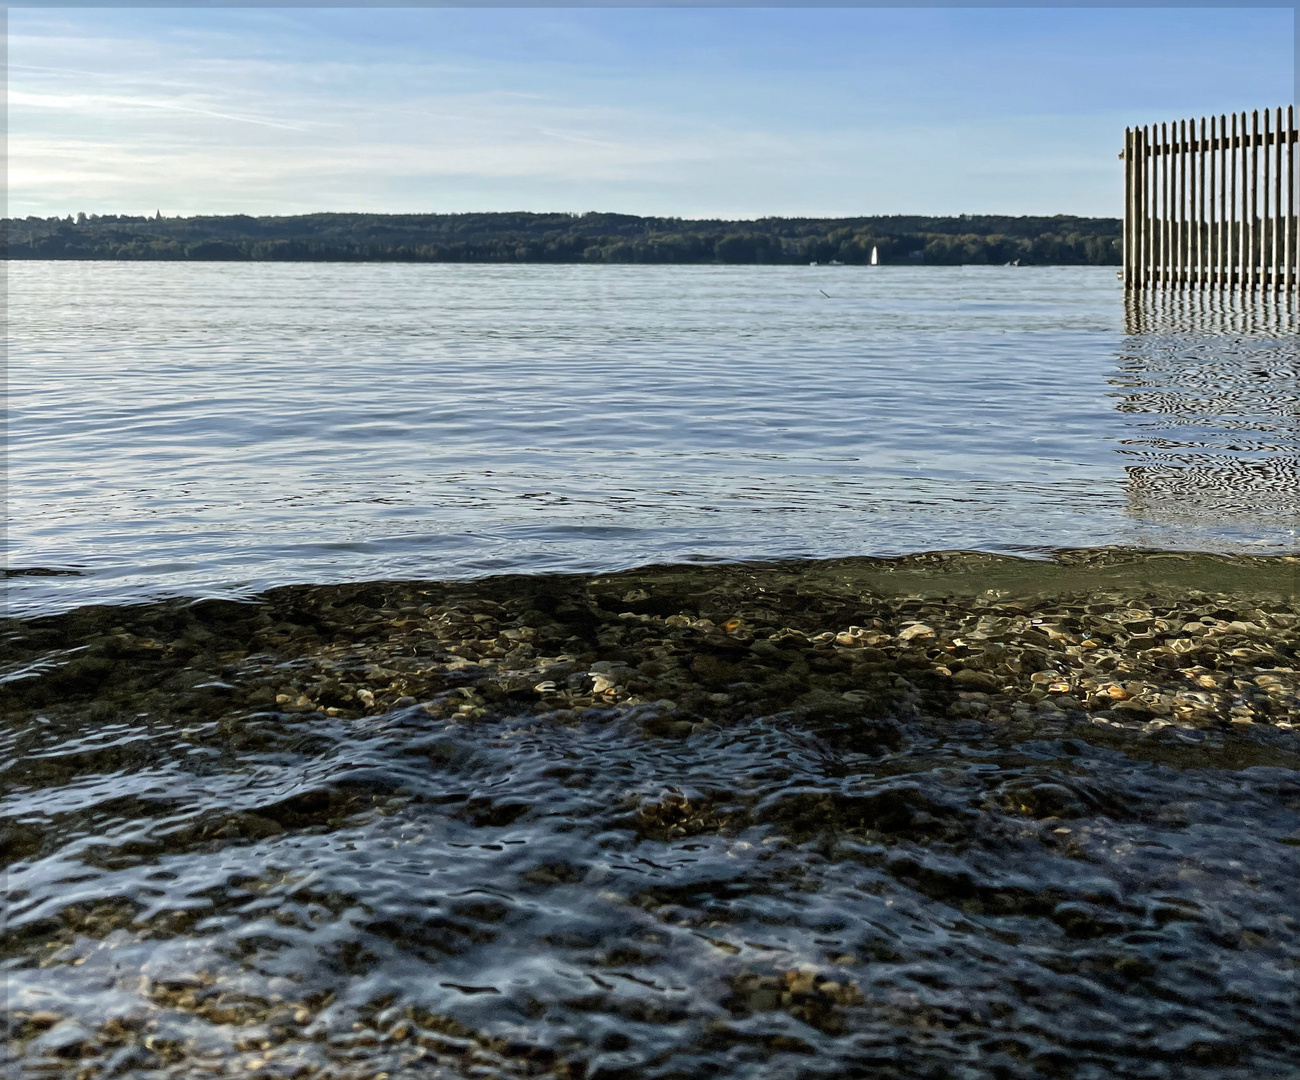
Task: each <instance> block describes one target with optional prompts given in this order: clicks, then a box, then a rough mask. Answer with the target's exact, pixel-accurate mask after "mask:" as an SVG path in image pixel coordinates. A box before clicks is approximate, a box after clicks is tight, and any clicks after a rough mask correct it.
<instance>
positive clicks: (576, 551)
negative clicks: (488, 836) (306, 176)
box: [7, 262, 1300, 611]
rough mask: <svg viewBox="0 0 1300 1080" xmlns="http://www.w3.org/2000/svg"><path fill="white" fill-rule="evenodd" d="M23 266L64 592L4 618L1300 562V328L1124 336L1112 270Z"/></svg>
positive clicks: (29, 588) (39, 530) (51, 557)
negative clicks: (1286, 554) (977, 564)
mask: <svg viewBox="0 0 1300 1080" xmlns="http://www.w3.org/2000/svg"><path fill="white" fill-rule="evenodd" d="M9 273H10V282H9V315H10V319H11V328H12V331H13V332H12V333H11V335H10V348H9V358H8V359H9V369H8V374H9V386H8V392H9V393H8V399H7V405H8V417H7V419H8V423H9V429H8V435H9V443H8V451H9V459H8V470H9V471H8V479H9V484H10V486H9V492H8V496H9V501H8V504H7V510H8V513H9V521H8V525H9V532H8V537H7V541H8V544H9V566H10V567H11V568H13V569H18V570H39V569H42V568H44V569H46V570H48V569H74V570H76V571H78V575H79V576H59V577H49V576H23V577H15V578H13V579H12V581H11V583H10V589H9V603H10V605H11V611H12V610H48V609H49V608H51V607H53V608H63V607H66V606H68V605H69V604H75V603H88V602H96V603H104V602H108V603H119V602H123V601H126V600H133V599H140V598H143V597H146V596H156V595H171V594H175V593H177V592H181V593H193V592H195V591H199V592H205V593H209V592H210V593H215V594H220V595H229V594H237V595H243V594H245V593H246V592H248V591H249V590H256V589H261V588H265V587H268V586H271V585H277V584H284V583H286V582H292V581H314V582H326V581H355V580H370V579H376V578H457V577H473V576H478V575H481V574H485V573H495V572H522V573H538V572H543V571H563V570H572V571H595V570H599V571H604V570H612V569H618V568H621V567H627V566H638V565H644V564H646V563H651V562H681V561H689V560H693V559H700V558H705V559H751V558H783V557H801V558H803V557H835V556H842V555H896V554H905V553H908V552H914V551H933V550H936V549H952V548H965V549H978V550H984V551H1003V552H1030V553H1042V552H1044V551H1048V550H1052V549H1056V548H1062V547H1095V546H1099V545H1131V546H1139V547H1146V548H1162V549H1192V550H1201V551H1278V550H1294V549H1297V548H1300V515H1298V514H1297V513H1296V509H1295V508H1296V506H1297V503H1300V499H1298V498H1297V496H1296V485H1295V483H1294V479H1293V478H1294V477H1295V475H1296V471H1297V470H1296V468H1295V450H1294V446H1295V445H1296V443H1297V439H1296V438H1295V437H1294V431H1293V429H1292V427H1291V426H1290V425H1291V416H1292V412H1293V409H1292V403H1293V402H1294V400H1295V370H1296V367H1297V363H1296V360H1295V345H1294V344H1293V342H1294V338H1293V337H1292V336H1289V335H1290V333H1291V331H1290V330H1288V326H1290V325H1291V324H1287V323H1285V321H1284V320H1283V321H1282V322H1281V323H1278V324H1277V325H1273V328H1272V329H1269V328H1268V326H1269V325H1271V324H1268V322H1267V320H1265V321H1264V323H1263V324H1261V323H1260V318H1261V317H1262V316H1259V317H1257V316H1256V315H1252V314H1251V313H1250V312H1249V311H1244V310H1243V311H1236V310H1234V309H1233V308H1232V307H1231V305H1229V306H1228V307H1227V308H1226V309H1224V310H1223V311H1222V312H1219V313H1218V314H1217V315H1216V314H1215V309H1213V306H1211V310H1210V311H1209V314H1210V315H1211V316H1213V318H1210V319H1209V321H1208V322H1207V321H1206V319H1205V318H1202V317H1199V316H1198V317H1197V318H1196V319H1193V320H1191V322H1187V320H1186V319H1185V318H1183V319H1182V321H1180V318H1181V317H1179V316H1178V311H1179V308H1178V306H1177V305H1174V307H1173V308H1171V309H1169V310H1165V309H1164V308H1161V307H1159V306H1157V307H1154V308H1152V309H1151V310H1150V311H1147V310H1137V311H1134V312H1131V313H1130V314H1131V316H1132V318H1131V320H1130V321H1131V322H1133V323H1134V325H1131V326H1130V327H1129V331H1130V332H1129V333H1128V334H1127V335H1126V334H1125V326H1124V318H1123V315H1124V306H1123V292H1122V290H1121V288H1120V286H1119V283H1118V282H1117V281H1116V279H1115V273H1114V270H1113V268H1111V267H1034V268H1011V267H988V266H986V267H966V268H958V267H951V268H949V267H879V268H869V267H835V268H829V267H816V268H810V267H775V266H766V267H743V266H735V267H722V266H717V267H714V266H690V267H682V266H655V267H650V266H624V267H619V266H608V267H601V266H549V267H548V266H501V267H494V266H456V265H450V264H442V265H423V266H420V265H416V266H411V265H393V264H362V265H347V264H310V263H303V264H274V265H273V264H221V263H191V264H184V265H171V264H163V263H139V264H122V263H115V264H113V263H103V264H97V263H73V262H64V263H57V262H48V263H37V262H31V263H16V264H14V266H13V267H12V268H11V269H10V271H9ZM1265 314H1267V312H1265ZM1252 320H1253V321H1252ZM1202 326H1208V327H1209V328H1210V330H1211V332H1208V333H1204V332H1201V330H1200V329H1198V327H1202ZM1216 327H1221V328H1222V329H1221V331H1218V330H1215V328H1216ZM1261 371H1262V372H1265V375H1263V376H1261V375H1258V374H1255V373H1258V372H1261ZM1288 373H1289V374H1288ZM1117 451H1118V453H1117ZM1126 466H1127V467H1128V471H1126V469H1125V467H1126ZM1288 478H1291V479H1288Z"/></svg>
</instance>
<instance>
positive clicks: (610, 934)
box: [0, 551, 1300, 1080]
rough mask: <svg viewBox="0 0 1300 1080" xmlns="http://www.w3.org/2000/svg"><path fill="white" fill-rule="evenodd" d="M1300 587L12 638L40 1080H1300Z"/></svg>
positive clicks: (39, 629)
mask: <svg viewBox="0 0 1300 1080" xmlns="http://www.w3.org/2000/svg"><path fill="white" fill-rule="evenodd" d="M1298 570H1300V561H1297V560H1296V559H1293V558H1285V557H1273V558H1258V559H1250V558H1245V557H1241V558H1229V557H1222V558H1219V557H1209V556H1191V555H1186V556H1184V555H1151V554H1141V553H1133V552H1122V551H1102V552H1096V551H1093V552H1066V553H1061V554H1060V555H1059V556H1058V557H1057V558H1056V560H1055V561H1053V562H1025V561H1022V560H1014V559H1005V558H999V557H994V556H985V555H976V554H969V553H938V554H934V555H929V556H915V557H911V558H909V559H901V560H867V559H861V560H837V561H834V562H823V563H796V564H782V565H771V566H767V565H748V564H739V565H725V566H689V567H663V568H651V569H648V570H640V571H631V572H627V573H622V574H613V575H604V576H538V577H508V578H497V579H487V580H483V581H477V582H468V583H437V582H375V583H367V584H359V585H342V586H328V587H325V586H294V587H289V588H283V589H277V590H274V591H272V592H270V593H267V594H266V595H264V596H262V597H260V598H258V599H257V600H256V601H255V602H250V603H246V604H239V603H232V602H225V601H196V602H185V601H165V602H160V603H157V604H147V605H140V606H136V607H130V608H87V609H82V610H79V611H77V612H73V613H70V614H68V615H62V616H55V617H49V618H42V619H32V620H27V621H14V620H11V621H10V622H9V623H8V624H7V625H6V627H5V632H6V641H7V644H8V651H9V655H10V659H11V663H10V664H9V665H8V667H7V668H6V671H5V673H4V676H3V679H4V681H3V684H2V686H0V693H3V695H4V704H5V710H4V739H5V757H6V759H7V760H9V761H10V762H11V765H10V767H9V770H8V774H7V780H8V795H7V797H6V800H5V804H4V815H5V816H4V819H3V825H4V828H5V832H6V850H7V852H8V855H7V860H8V878H7V894H6V904H7V906H8V910H9V912H10V919H9V924H8V928H7V934H6V938H5V941H6V945H5V964H6V977H7V980H8V983H9V992H10V997H9V1005H10V1022H11V1028H10V1031H11V1033H12V1038H11V1040H10V1045H9V1048H8V1050H7V1053H8V1055H9V1062H10V1064H12V1065H14V1066H19V1065H21V1066H22V1067H24V1068H29V1069H32V1070H35V1071H36V1072H39V1073H40V1074H41V1075H61V1074H66V1075H69V1076H76V1077H90V1076H98V1075H104V1076H109V1075H125V1074H128V1073H132V1074H134V1073H141V1074H144V1073H148V1074H150V1075H157V1076H200V1075H224V1074H226V1073H231V1074H235V1075H262V1076H331V1077H332V1076H337V1077H344V1076H348V1077H363V1076H364V1077H373V1078H375V1080H378V1078H380V1077H384V1076H386V1077H388V1078H396V1077H399V1076H408V1075H409V1076H440V1075H443V1076H449V1077H450V1076H500V1077H515V1076H555V1077H584V1078H591V1077H605V1078H612V1077H616V1076H617V1077H664V1078H667V1077H683V1076H702V1075H727V1076H733V1075H734V1076H738V1077H746V1076H753V1077H760V1076H761V1077H769V1076H771V1077H777V1076H781V1077H784V1076H808V1077H813V1076H836V1077H838V1076H851V1075H860V1076H872V1077H877V1076H879V1077H891V1076H893V1077H914V1076H926V1077H930V1076H934V1077H939V1076H952V1077H968V1076H969V1077H982V1076H999V1077H1022V1076H1023V1077H1039V1076H1062V1077H1073V1078H1079V1080H1086V1078H1102V1077H1134V1078H1137V1077H1142V1078H1148V1077H1166V1076H1167V1077H1170V1078H1174V1077H1179V1078H1181V1077H1205V1078H1210V1077H1214V1078H1216V1080H1217V1078H1219V1077H1237V1076H1240V1077H1246V1076H1251V1077H1254V1076H1259V1075H1278V1076H1280V1075H1286V1074H1287V1070H1288V1069H1293V1068H1294V1062H1295V1060H1296V1058H1297V1055H1300V1042H1298V1040H1297V1035H1296V1032H1297V1030H1300V1028H1298V1027H1297V1025H1296V1023H1295V1017H1296V1014H1295V978H1296V970H1297V966H1298V965H1300V936H1298V935H1297V930H1298V929H1300V922H1298V921H1297V918H1296V914H1295V912H1296V900H1297V893H1296V884H1295V883H1296V881H1297V880H1300V851H1298V850H1297V849H1298V848H1300V773H1297V768H1298V767H1300V736H1298V735H1297V733H1296V732H1295V725H1296V723H1297V722H1298V721H1300V696H1298V691H1300V675H1298V674H1297V671H1296V667H1297V661H1296V656H1297V649H1298V648H1300V607H1298V606H1297V588H1296V586H1297V583H1298V581H1300V574H1298Z"/></svg>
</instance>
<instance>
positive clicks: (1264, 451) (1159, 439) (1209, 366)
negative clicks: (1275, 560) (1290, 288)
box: [1111, 292, 1300, 539]
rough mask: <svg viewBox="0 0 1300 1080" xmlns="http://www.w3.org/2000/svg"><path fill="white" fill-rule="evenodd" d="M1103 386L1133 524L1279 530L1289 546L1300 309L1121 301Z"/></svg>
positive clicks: (1233, 296)
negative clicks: (1118, 336)
mask: <svg viewBox="0 0 1300 1080" xmlns="http://www.w3.org/2000/svg"><path fill="white" fill-rule="evenodd" d="M1125 333H1126V337H1125V340H1124V344H1123V346H1122V349H1121V352H1120V355H1119V358H1118V363H1117V370H1116V373H1115V375H1114V376H1113V378H1112V380H1111V382H1112V385H1113V386H1114V388H1115V389H1114V391H1113V393H1114V394H1115V396H1116V398H1117V404H1116V407H1117V409H1118V410H1119V412H1120V413H1122V414H1124V415H1125V417H1126V419H1127V420H1128V421H1129V425H1130V430H1131V434H1130V436H1129V437H1127V438H1125V439H1122V440H1121V443H1120V450H1119V452H1120V453H1121V455H1123V456H1124V457H1125V459H1126V463H1125V472H1126V474H1127V482H1126V487H1127V493H1128V499H1129V512H1130V513H1131V514H1133V516H1134V517H1136V518H1138V519H1140V520H1147V521H1151V522H1153V523H1154V522H1159V523H1162V524H1169V523H1176V522H1181V523H1190V522H1195V523H1197V524H1199V525H1212V524H1214V525H1227V526H1229V527H1232V526H1234V525H1247V524H1249V526H1251V527H1253V528H1261V527H1264V526H1266V525H1268V526H1273V527H1281V528H1282V529H1283V530H1284V531H1286V530H1290V531H1291V534H1292V535H1293V536H1295V537H1297V538H1298V539H1300V345H1298V344H1297V342H1300V302H1298V301H1297V298H1296V297H1294V296H1281V297H1265V298H1261V297H1255V298H1251V297H1248V296H1243V295H1241V294H1239V293H1197V292H1184V293H1179V292H1171V293H1161V292H1153V293H1130V294H1129V295H1128V297H1127V298H1126V303H1125Z"/></svg>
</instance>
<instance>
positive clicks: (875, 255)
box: [871, 247, 880, 266]
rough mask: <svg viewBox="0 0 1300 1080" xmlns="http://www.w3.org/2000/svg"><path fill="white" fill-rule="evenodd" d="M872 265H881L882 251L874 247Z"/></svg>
mask: <svg viewBox="0 0 1300 1080" xmlns="http://www.w3.org/2000/svg"><path fill="white" fill-rule="evenodd" d="M871 265H872V266H879V265H880V251H879V250H878V249H877V248H875V247H872V249H871Z"/></svg>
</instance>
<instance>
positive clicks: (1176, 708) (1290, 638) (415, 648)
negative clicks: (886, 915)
mask: <svg viewBox="0 0 1300 1080" xmlns="http://www.w3.org/2000/svg"><path fill="white" fill-rule="evenodd" d="M1298 589H1300V559H1297V558H1287V557H1260V558H1247V557H1237V558H1233V557H1216V556H1204V555H1181V554H1160V555H1150V554H1143V553H1133V552H1122V551H1091V552H1075V553H1070V552H1064V553H1061V554H1060V555H1059V556H1058V557H1057V558H1056V559H1055V560H1054V561H1053V562H1033V561H1027V560H1018V559H1010V558H1002V557H997V556H991V555H983V554H975V553H961V552H954V553H937V554H930V555H924V556H914V557H910V558H905V559H897V560H886V559H880V560H872V559H849V560H837V561H831V562H809V563H791V564H781V565H761V564H728V565H702V566H685V567H683V566H672V567H662V568H660V567H652V568H649V569H644V570H636V571H628V572H625V573H619V574H612V575H598V576H590V577H587V576H555V577H525V576H510V577H500V578H487V579H483V580H479V581H472V582H464V583H439V582H373V583H367V584H361V585H335V586H291V587H287V588H281V589H276V590H272V591H271V592H268V593H267V594H265V595H264V596H262V597H260V598H258V599H257V600H256V601H253V602H248V603H235V602H230V601H221V600H198V601H181V600H174V601H164V602H159V603H156V604H148V605H143V606H139V607H130V608H85V609H81V610H79V611H76V612H73V613H70V614H68V615H61V616H55V617H50V618H41V619H34V620H30V621H28V622H13V621H11V622H10V623H9V624H8V626H7V627H6V637H7V648H8V650H9V652H10V654H11V656H12V657H14V658H15V660H16V663H14V664H12V665H11V666H10V670H9V674H8V675H7V676H6V681H5V683H4V691H3V692H4V694H5V704H6V706H7V708H9V709H11V710H28V709H42V710H56V711H57V710H77V711H78V712H79V713H80V712H86V711H87V710H89V711H88V713H87V715H89V716H90V718H92V719H100V720H103V719H106V718H109V717H112V716H114V715H116V714H117V713H119V712H123V713H131V714H135V713H138V712H140V711H141V710H149V711H152V712H157V713H160V714H180V715H191V716H193V717H195V718H196V719H216V720H218V726H217V728H213V729H205V730H209V731H211V732H212V736H213V737H223V738H224V737H228V736H229V735H231V733H233V732H234V731H235V730H236V729H238V728H241V727H246V726H248V725H250V724H251V725H252V726H254V727H257V726H265V725H266V724H267V723H271V722H273V721H272V718H273V717H274V716H276V715H294V714H302V713H320V714H322V715H324V716H329V717H345V718H353V717H360V716H366V715H376V714H379V713H383V712H386V711H388V710H391V709H394V708H401V707H405V706H410V705H417V704H418V705H420V706H422V707H423V708H424V709H426V710H427V711H429V712H430V713H433V714H435V715H439V716H447V715H456V716H459V717H462V718H464V719H466V720H474V719H476V718H479V717H483V716H485V715H500V714H503V713H506V714H509V713H521V714H522V713H528V714H545V715H546V716H547V717H548V718H549V720H551V721H552V722H555V723H564V722H570V721H574V720H577V719H580V718H582V717H583V716H586V715H588V714H590V712H591V710H608V709H617V708H619V707H628V706H636V705H645V704H649V705H653V706H654V709H653V713H654V719H652V720H648V721H647V722H646V725H645V726H646V734H647V735H649V736H662V737H682V736H684V735H686V734H689V733H690V732H691V731H693V730H697V729H698V726H699V725H700V724H709V723H728V722H732V721H734V720H736V719H739V718H740V717H743V716H747V715H771V714H773V713H778V712H782V711H785V710H796V711H799V712H801V713H805V714H811V715H819V714H822V715H826V716H828V717H834V718H836V719H840V718H843V717H846V716H862V717H867V718H872V719H881V718H884V717H887V716H889V715H891V714H894V713H897V712H898V711H899V710H920V711H922V712H924V713H925V714H927V715H930V716H936V717H942V716H947V717H953V718H980V719H986V720H991V721H995V722H997V723H1001V724H1007V725H1010V726H1011V727H1010V730H1013V731H1014V732H1015V733H1017V734H1018V735H1023V734H1024V733H1025V732H1026V731H1028V730H1036V729H1037V728H1038V727H1040V726H1041V725H1044V724H1046V725H1052V726H1058V727H1059V726H1061V725H1077V724H1086V725H1088V726H1089V728H1090V729H1091V728H1095V729H1097V730H1096V732H1093V733H1092V734H1091V735H1087V736H1086V737H1102V736H1101V733H1102V732H1104V731H1106V730H1107V729H1109V730H1112V731H1126V732H1131V733H1143V734H1147V735H1155V736H1158V735H1159V734H1160V733H1161V732H1167V733H1169V734H1174V733H1179V732H1188V731H1199V732H1203V733H1206V734H1207V735H1210V736H1212V737H1213V738H1214V740H1216V741H1217V740H1219V739H1221V738H1222V737H1223V736H1225V735H1231V734H1232V733H1233V732H1241V731H1242V730H1244V729H1246V728H1249V727H1255V726H1265V727H1272V728H1281V729H1289V728H1291V727H1293V726H1294V725H1296V724H1297V723H1300V699H1298V698H1297V693H1298V692H1300V671H1298V670H1297V668H1298V667H1300V659H1297V652H1298V650H1300V606H1297V604H1298V602H1297V591H1298ZM218 733H220V734H219V735H218ZM196 737H199V738H202V737H207V736H203V735H200V736H196Z"/></svg>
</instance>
